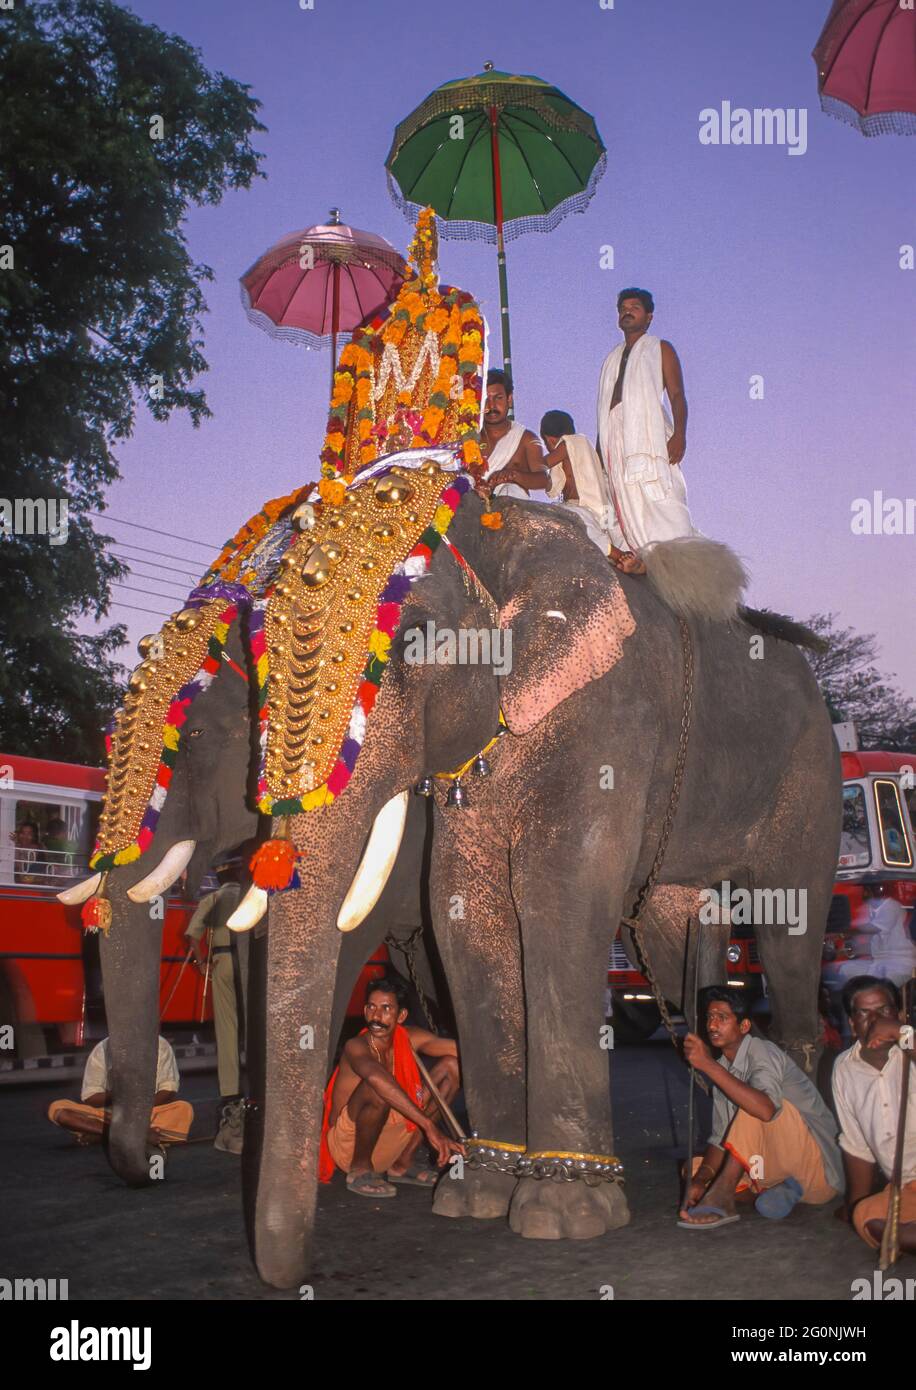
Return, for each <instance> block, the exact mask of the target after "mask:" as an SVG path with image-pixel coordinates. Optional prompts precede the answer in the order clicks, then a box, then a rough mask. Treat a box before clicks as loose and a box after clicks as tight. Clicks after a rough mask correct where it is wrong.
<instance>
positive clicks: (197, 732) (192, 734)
mask: <svg viewBox="0 0 916 1390" xmlns="http://www.w3.org/2000/svg"><path fill="white" fill-rule="evenodd" d="M202 733H203V729H189V731H188V738H200V736H201V734H202Z"/></svg>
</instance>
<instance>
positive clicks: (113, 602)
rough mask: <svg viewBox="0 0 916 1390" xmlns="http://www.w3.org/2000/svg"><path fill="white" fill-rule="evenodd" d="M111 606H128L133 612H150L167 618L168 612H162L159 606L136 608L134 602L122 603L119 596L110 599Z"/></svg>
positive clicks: (158, 616)
mask: <svg viewBox="0 0 916 1390" xmlns="http://www.w3.org/2000/svg"><path fill="white" fill-rule="evenodd" d="M111 606H112V608H129V609H130V610H131V612H133V613H152V614H153V615H154V616H155V617H157V618H168V617H169V616H170V614H168V613H163V612H162V611H161V610H160V609H159V608H138V607H137V605H136V604H135V603H122V602H121V600H120V599H119V598H113V599H112V600H111Z"/></svg>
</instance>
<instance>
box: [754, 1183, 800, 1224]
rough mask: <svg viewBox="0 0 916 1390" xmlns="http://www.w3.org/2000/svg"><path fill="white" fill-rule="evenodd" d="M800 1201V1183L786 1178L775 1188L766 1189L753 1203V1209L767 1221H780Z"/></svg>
mask: <svg viewBox="0 0 916 1390" xmlns="http://www.w3.org/2000/svg"><path fill="white" fill-rule="evenodd" d="M801 1199H802V1188H801V1183H800V1182H798V1181H797V1180H796V1179H795V1178H786V1179H785V1181H784V1182H780V1183H777V1184H776V1186H775V1187H768V1188H767V1189H766V1191H765V1192H761V1194H760V1196H759V1197H758V1198H757V1200H756V1202H755V1203H754V1207H755V1208H756V1210H757V1211H759V1212H760V1215H761V1216H765V1217H766V1218H767V1220H768V1221H782V1220H783V1219H784V1218H785V1217H786V1216H788V1215H789V1212H790V1211H792V1209H793V1208H794V1207H796V1206H797V1205H798V1203H799V1202H800V1201H801Z"/></svg>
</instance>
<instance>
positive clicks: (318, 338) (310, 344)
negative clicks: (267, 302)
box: [239, 283, 353, 351]
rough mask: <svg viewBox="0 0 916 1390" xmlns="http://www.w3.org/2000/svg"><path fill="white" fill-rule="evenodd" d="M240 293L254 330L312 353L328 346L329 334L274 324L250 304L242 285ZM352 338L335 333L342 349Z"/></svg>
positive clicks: (341, 331)
mask: <svg viewBox="0 0 916 1390" xmlns="http://www.w3.org/2000/svg"><path fill="white" fill-rule="evenodd" d="M239 290H240V291H241V299H242V307H243V309H244V310H245V314H246V317H247V318H248V322H249V323H253V324H254V325H255V327H256V328H262V329H263V330H264V332H265V333H269V334H270V336H271V338H280V339H282V340H283V341H284V342H287V343H296V344H297V345H298V346H299V347H304V348H308V349H309V350H312V351H317V350H320V349H321V348H326V347H329V346H330V343H331V337H332V335H331V333H330V332H328V333H312V332H311V331H310V330H309V329H308V328H293V327H291V326H290V325H289V324H279V323H274V321H273V319H272V318H271V317H270V315H269V314H265V313H263V311H262V310H261V309H255V308H254V306H253V305H252V303H251V296H250V295H249V293H248V291H247V290H246V288H245V286H244V285H243V284H241V283H240V284H239ZM352 336H353V334H352V333H349V332H345V331H344V330H342V329H340V330H338V333H337V343H338V346H339V347H343V345H344V344H345V343H348V342H349V341H350V339H351V337H352Z"/></svg>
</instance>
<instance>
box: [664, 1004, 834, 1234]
mask: <svg viewBox="0 0 916 1390" xmlns="http://www.w3.org/2000/svg"><path fill="white" fill-rule="evenodd" d="M750 1029H751V1022H750V1019H749V1018H748V1016H747V1004H746V1001H745V999H744V998H743V997H742V995H741V994H740V993H739V992H738V991H737V990H734V989H728V988H726V987H724V986H718V985H716V986H714V987H713V988H712V989H709V990H707V991H706V1031H707V1033H708V1035H709V1040H710V1042H711V1043H712V1045H713V1047H714V1048H716V1049H717V1050H718V1051H719V1052H720V1054H721V1057H720V1060H719V1061H716V1060H715V1058H714V1057H713V1055H712V1052H711V1051H710V1049H709V1048H708V1047H707V1046H706V1044H705V1043H704V1042H703V1041H702V1039H701V1038H698V1037H697V1036H696V1035H695V1034H693V1033H688V1035H687V1038H686V1039H685V1042H684V1055H685V1056H686V1058H687V1061H688V1062H689V1063H690V1065H691V1066H692V1067H695V1068H696V1070H697V1071H699V1072H703V1073H704V1074H705V1075H706V1076H707V1077H708V1078H709V1080H710V1081H711V1082H712V1084H713V1086H714V1087H715V1095H714V1098H713V1132H712V1135H711V1137H710V1140H709V1144H708V1146H707V1149H706V1152H705V1153H704V1155H703V1157H702V1159H701V1160H700V1161H699V1164H698V1166H697V1167H696V1168H695V1171H694V1176H693V1181H692V1182H691V1184H690V1188H689V1190H688V1194H687V1201H686V1204H685V1205H684V1207H683V1208H682V1210H681V1213H680V1217H681V1219H680V1221H679V1222H678V1225H679V1226H683V1227H685V1228H686V1229H688V1230H691V1229H703V1230H705V1229H711V1228H712V1227H714V1226H725V1225H727V1224H728V1223H729V1222H731V1221H737V1220H738V1219H739V1218H738V1216H737V1215H736V1213H735V1193H736V1190H737V1189H738V1187H739V1184H740V1183H741V1182H742V1180H743V1182H744V1183H745V1185H747V1186H749V1187H750V1188H751V1189H752V1190H754V1191H756V1192H757V1193H758V1194H759V1195H758V1196H757V1197H756V1199H755V1201H754V1206H755V1207H756V1209H757V1211H758V1212H759V1213H760V1215H761V1216H766V1217H768V1218H769V1219H770V1220H779V1219H781V1218H782V1217H784V1216H788V1214H789V1212H790V1211H791V1210H792V1208H793V1207H794V1206H795V1205H796V1203H798V1202H807V1203H809V1204H811V1205H814V1206H820V1205H821V1204H822V1203H823V1202H829V1201H830V1200H831V1198H833V1197H835V1196H836V1195H837V1193H838V1192H841V1191H842V1190H843V1166H842V1161H841V1159H840V1151H839V1149H838V1147H837V1142H836V1135H837V1126H836V1122H835V1120H834V1118H833V1116H832V1115H831V1113H830V1111H829V1110H828V1108H827V1106H826V1105H825V1104H824V1101H823V1100H822V1099H821V1096H820V1095H819V1093H818V1091H817V1089H816V1087H815V1086H814V1083H813V1082H812V1081H811V1080H810V1079H809V1078H808V1077H807V1076H805V1074H804V1072H802V1071H801V1070H800V1069H799V1068H798V1067H797V1066H796V1065H795V1063H794V1062H793V1061H792V1059H791V1058H790V1057H788V1056H786V1054H785V1053H784V1052H783V1051H782V1049H781V1048H780V1047H777V1046H776V1044H775V1043H771V1042H768V1041H767V1039H766V1038H759V1037H754V1036H752V1035H751V1031H750Z"/></svg>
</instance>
